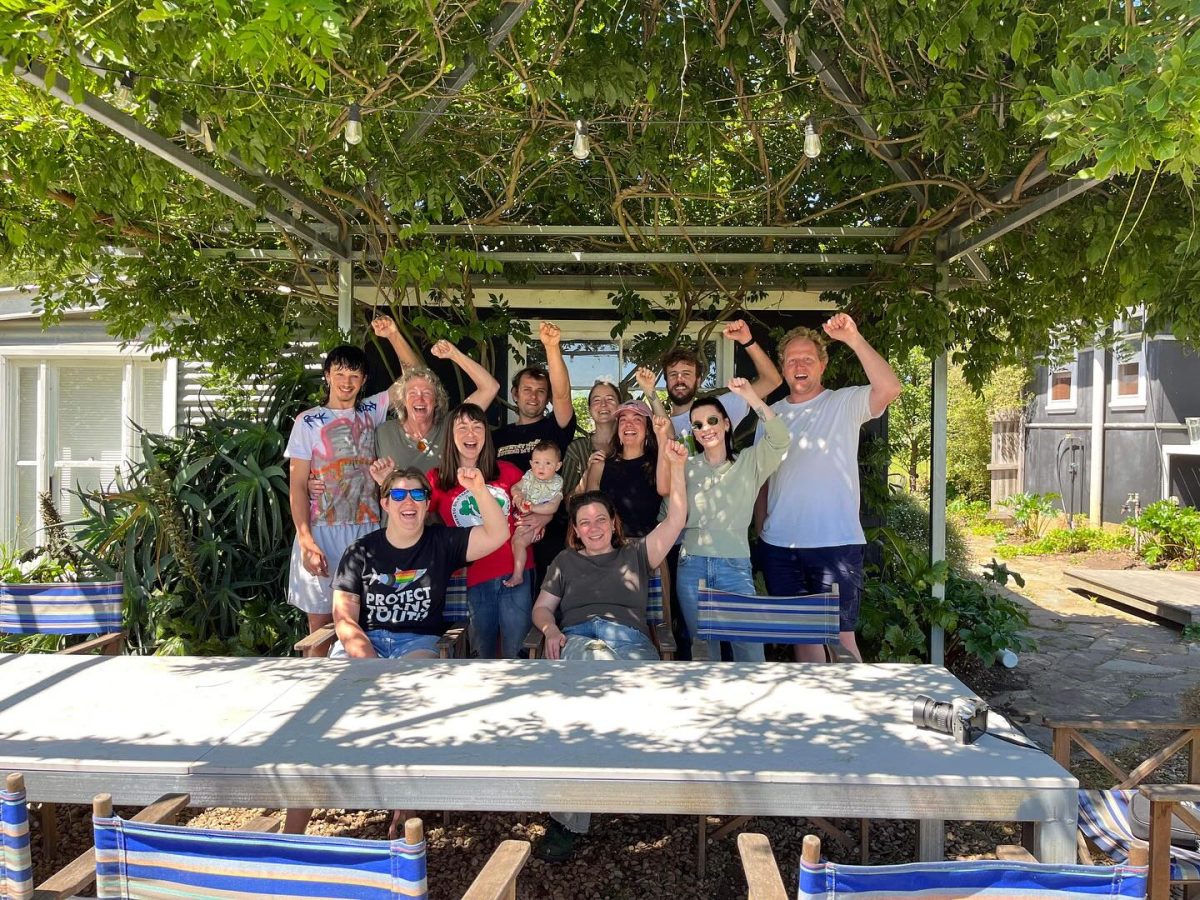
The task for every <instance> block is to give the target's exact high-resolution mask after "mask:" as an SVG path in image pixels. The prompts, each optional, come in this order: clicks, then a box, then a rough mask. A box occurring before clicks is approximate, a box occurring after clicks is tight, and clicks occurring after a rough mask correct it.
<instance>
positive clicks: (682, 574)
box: [675, 552, 766, 662]
mask: <svg viewBox="0 0 1200 900" xmlns="http://www.w3.org/2000/svg"><path fill="white" fill-rule="evenodd" d="M678 573H679V574H678V577H677V578H676V581H675V590H676V591H677V592H678V593H679V608H680V610H681V611H682V612H683V620H684V621H685V622H687V627H688V633H689V634H691V635H693V638H692V658H693V659H701V658H702V656H697V655H696V654H697V653H700V654H703V652H704V650H703V648H704V647H705V646H707V647H708V658H709V659H712V660H716V661H718V662H719V661H720V659H721V642H720V641H699V640H697V639H696V638H695V635H697V634H699V633H700V582H701V581H703V582H704V583H705V584H706V585H708V586H709V587H710V588H717V589H718V590H722V591H736V592H737V593H739V594H756V593H758V592H757V591H756V590H755V588H754V575H753V574H752V573H751V571H750V560H749V559H726V558H724V557H720V556H693V555H692V554H691V553H686V552H683V553H680V554H679V569H678ZM730 646H731V647H732V648H733V659H734V661H735V662H762V661H763V660H764V659H766V654H765V650H766V648H765V647H764V646H763V645H762V644H749V643H743V642H741V641H737V642H732V643H730Z"/></svg>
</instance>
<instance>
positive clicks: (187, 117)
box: [43, 34, 338, 231]
mask: <svg viewBox="0 0 1200 900" xmlns="http://www.w3.org/2000/svg"><path fill="white" fill-rule="evenodd" d="M43 37H45V38H46V39H48V42H49V38H50V36H49V35H48V34H43ZM68 52H70V53H71V54H72V55H73V56H74V57H75V60H76V61H77V62H78V63H79V64H80V65H81V66H83V67H84V68H85V69H88V70H90V71H91V72H93V73H95V74H96V75H97V76H98V77H100V78H109V77H111V76H112V74H113V73H112V72H111V71H109V69H108V68H107V67H106V66H104V65H101V64H100V63H99V62H97V61H96V60H94V59H92V57H91V56H89V55H88V54H86V53H84V52H82V51H80V50H72V51H68ZM149 99H150V102H151V103H152V104H155V105H156V106H157V105H158V104H160V103H161V101H162V95H160V94H159V92H158V91H155V90H152V91H150V93H149ZM179 124H180V127H181V128H182V129H183V130H184V131H185V132H187V133H188V134H190V135H192V136H193V137H200V134H201V131H200V119H199V118H197V117H196V115H195V114H193V113H190V112H186V111H185V112H183V113H182V114H181V115H180V122H179ZM216 155H217V156H220V157H221V158H222V159H224V160H226V161H228V162H229V163H231V164H233V165H235V166H237V167H238V168H239V169H241V170H242V171H243V172H245V173H246V174H247V175H250V176H252V177H254V178H256V179H258V181H260V182H262V184H263V185H264V186H266V187H269V188H272V189H273V190H276V191H278V192H279V193H280V194H281V195H282V196H283V198H284V199H285V200H287V201H288V202H289V203H293V204H296V205H297V206H299V207H300V208H301V209H303V210H304V211H305V212H306V213H308V214H309V215H310V216H312V217H313V218H314V219H316V220H317V221H319V222H321V223H322V224H323V225H325V226H327V227H329V228H332V229H334V230H335V231H336V230H337V228H338V221H337V219H335V218H333V216H331V215H330V214H329V211H328V210H327V209H326V208H325V207H323V206H322V205H320V204H319V203H317V202H316V201H315V200H313V199H311V198H310V197H308V196H306V195H305V194H303V193H302V192H301V191H300V190H298V189H297V188H295V187H293V186H292V185H290V184H288V183H287V182H286V181H284V180H283V179H281V178H277V177H276V176H274V175H271V174H270V173H269V172H266V171H264V170H263V169H261V168H260V167H259V166H256V165H254V163H251V162H247V161H246V160H244V159H242V158H241V156H239V155H238V154H237V153H234V152H233V151H221V150H217V151H216Z"/></svg>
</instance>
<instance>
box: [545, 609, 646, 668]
mask: <svg viewBox="0 0 1200 900" xmlns="http://www.w3.org/2000/svg"><path fill="white" fill-rule="evenodd" d="M563 634H565V635H566V636H567V645H566V646H565V647H563V649H562V653H560V654H559V658H560V659H658V651H657V650H655V649H654V644H653V642H651V640H650V638H648V637H646V635H644V634H642V633H641V632H640V631H638V630H637V629H636V628H632V627H630V626H629V625H622V624H621V623H620V622H610V621H609V620H608V619H602V618H600V617H599V616H592V617H591V618H590V619H588V620H587V621H586V622H580V623H579V624H578V625H569V626H567V627H566V628H564V629H563Z"/></svg>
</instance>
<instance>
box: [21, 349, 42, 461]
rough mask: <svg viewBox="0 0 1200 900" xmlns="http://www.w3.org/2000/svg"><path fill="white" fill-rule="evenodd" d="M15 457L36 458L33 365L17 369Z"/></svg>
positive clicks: (35, 372) (35, 399)
mask: <svg viewBox="0 0 1200 900" xmlns="http://www.w3.org/2000/svg"><path fill="white" fill-rule="evenodd" d="M17 373H18V375H17V395H18V396H17V410H18V412H17V459H18V460H22V461H26V460H34V459H37V381H38V370H37V368H36V367H34V366H21V367H20V368H19V369H17Z"/></svg>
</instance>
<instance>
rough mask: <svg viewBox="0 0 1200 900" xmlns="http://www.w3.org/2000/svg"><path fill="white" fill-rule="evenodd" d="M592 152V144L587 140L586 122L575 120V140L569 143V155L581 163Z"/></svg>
mask: <svg viewBox="0 0 1200 900" xmlns="http://www.w3.org/2000/svg"><path fill="white" fill-rule="evenodd" d="M591 152H592V142H591V140H590V139H589V138H588V127H587V122H585V121H583V119H576V120H575V139H574V140H573V141H571V155H572V156H573V157H575V158H576V159H577V160H579V161H580V162H583V161H584V160H585V159H587V158H588V156H589V155H590V154H591Z"/></svg>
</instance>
